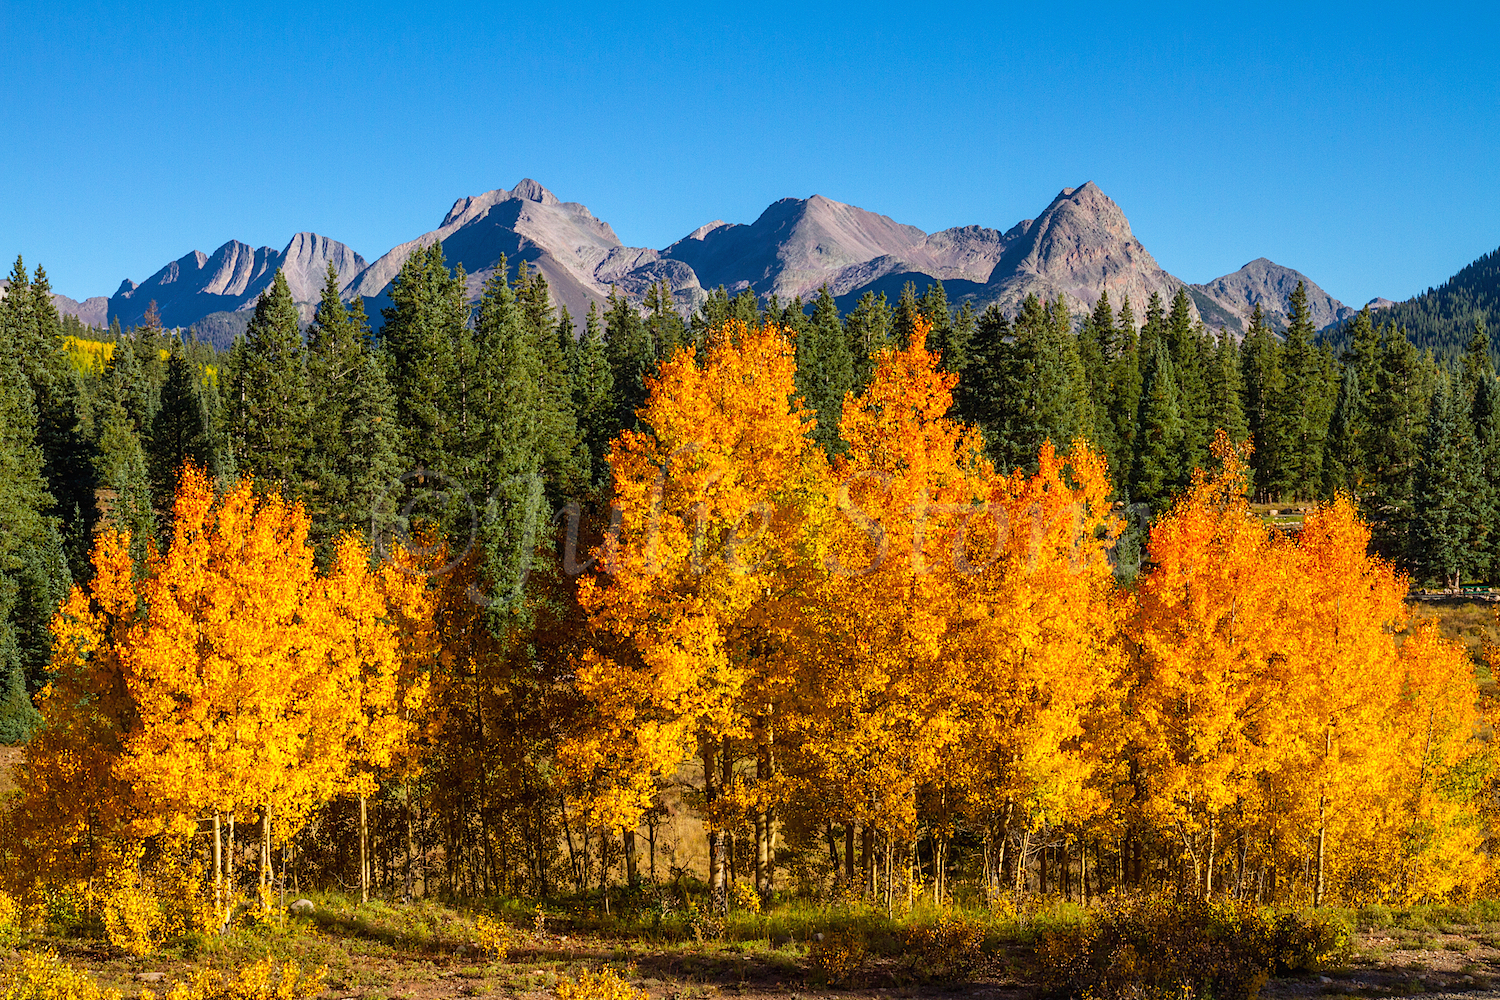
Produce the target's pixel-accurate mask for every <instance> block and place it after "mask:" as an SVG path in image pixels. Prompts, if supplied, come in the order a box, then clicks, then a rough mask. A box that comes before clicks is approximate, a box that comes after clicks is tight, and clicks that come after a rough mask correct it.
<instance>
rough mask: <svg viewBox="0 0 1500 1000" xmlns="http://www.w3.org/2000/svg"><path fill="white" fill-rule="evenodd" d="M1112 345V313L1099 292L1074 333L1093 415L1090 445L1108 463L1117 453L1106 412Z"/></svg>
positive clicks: (1105, 294) (1105, 296) (1106, 298)
mask: <svg viewBox="0 0 1500 1000" xmlns="http://www.w3.org/2000/svg"><path fill="white" fill-rule="evenodd" d="M1114 342H1115V314H1114V310H1113V309H1111V308H1110V304H1109V292H1108V291H1101V292H1100V293H1099V300H1098V301H1097V302H1095V303H1094V310H1093V312H1092V313H1090V314H1089V316H1088V318H1087V319H1085V320H1084V321H1083V326H1082V327H1081V328H1080V329H1079V331H1078V360H1079V362H1080V364H1082V366H1083V374H1084V380H1085V382H1086V383H1087V385H1088V398H1089V404H1090V406H1091V407H1092V409H1093V413H1094V416H1093V420H1094V425H1095V434H1094V442H1095V444H1097V445H1098V446H1099V448H1100V449H1101V450H1102V451H1103V452H1104V454H1105V455H1106V456H1108V457H1109V458H1110V459H1111V460H1113V458H1114V456H1115V455H1116V454H1117V453H1118V451H1119V446H1118V445H1117V444H1116V438H1115V422H1114V419H1113V417H1112V415H1111V414H1110V412H1109V401H1110V393H1111V390H1112V387H1113V381H1114V379H1113V375H1114V372H1113V367H1114Z"/></svg>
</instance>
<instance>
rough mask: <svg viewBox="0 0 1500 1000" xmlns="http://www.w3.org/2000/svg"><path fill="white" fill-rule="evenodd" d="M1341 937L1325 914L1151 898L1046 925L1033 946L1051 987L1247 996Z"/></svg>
mask: <svg viewBox="0 0 1500 1000" xmlns="http://www.w3.org/2000/svg"><path fill="white" fill-rule="evenodd" d="M1347 943H1348V929H1347V928H1346V927H1344V925H1343V924H1342V923H1340V922H1338V921H1336V920H1331V919H1329V918H1326V917H1321V916H1315V915H1310V916H1304V915H1299V914H1295V913H1286V914H1282V915H1280V916H1278V917H1276V918H1274V919H1270V918H1268V917H1266V916H1264V915H1263V914H1261V913H1260V911H1258V910H1256V909H1255V908H1254V907H1251V906H1245V905H1240V904H1235V903H1230V902H1213V903H1208V902H1198V901H1195V902H1186V903H1179V902H1175V901H1172V900H1166V899H1148V900H1141V901H1136V902H1129V903H1126V904H1123V905H1120V906H1114V907H1110V908H1108V909H1104V910H1101V911H1099V912H1098V913H1095V914H1093V915H1091V916H1090V918H1089V920H1088V921H1086V922H1085V923H1084V924H1083V925H1081V926H1079V927H1077V928H1070V929H1062V930H1054V931H1049V932H1047V933H1046V934H1044V935H1043V936H1042V940H1041V942H1040V944H1039V946H1038V949H1037V951H1038V958H1039V959H1040V962H1041V966H1042V972H1043V977H1044V980H1045V985H1046V986H1047V988H1048V989H1049V990H1050V991H1052V992H1053V993H1061V994H1066V995H1070V996H1077V995H1082V994H1083V993H1084V992H1085V991H1087V992H1088V993H1089V994H1090V995H1091V996H1093V997H1098V998H1108V997H1124V996H1132V997H1139V996H1141V995H1143V994H1144V995H1148V996H1161V997H1166V996H1168V995H1172V996H1180V995H1182V994H1184V993H1187V994H1195V995H1205V994H1211V995H1212V996H1214V997H1215V998H1216V1000H1253V998H1254V997H1256V996H1257V995H1258V994H1259V992H1260V988H1261V986H1262V985H1263V984H1264V983H1265V981H1266V979H1267V978H1268V977H1269V976H1271V975H1274V974H1279V973H1283V972H1289V971H1304V970H1309V969H1314V968H1317V967H1318V966H1320V965H1323V964H1325V963H1327V962H1329V961H1332V960H1333V959H1334V958H1335V957H1337V956H1338V955H1339V954H1340V953H1341V951H1342V950H1343V949H1344V948H1345V946H1346V945H1347Z"/></svg>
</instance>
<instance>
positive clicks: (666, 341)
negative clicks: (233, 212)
mask: <svg viewBox="0 0 1500 1000" xmlns="http://www.w3.org/2000/svg"><path fill="white" fill-rule="evenodd" d="M641 304H642V306H644V307H645V310H646V316H645V319H644V323H645V326H646V329H647V331H648V332H649V333H650V335H651V342H652V343H653V344H655V345H656V352H657V354H658V355H659V356H660V357H662V358H670V357H671V356H672V354H673V353H674V352H675V351H676V350H677V349H678V348H679V347H683V346H685V345H686V344H688V343H689V334H688V327H687V324H686V323H684V322H683V321H682V317H681V316H679V315H678V314H677V304H676V303H675V302H674V301H673V299H672V291H671V289H669V288H668V287H667V282H666V279H665V278H663V279H662V280H661V281H660V282H657V283H656V284H653V285H651V286H650V287H648V288H647V289H646V297H645V298H644V299H643V300H642V302H641Z"/></svg>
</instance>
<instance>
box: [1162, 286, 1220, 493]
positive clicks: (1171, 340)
mask: <svg viewBox="0 0 1500 1000" xmlns="http://www.w3.org/2000/svg"><path fill="white" fill-rule="evenodd" d="M1200 329H1201V328H1200V327H1197V326H1195V324H1194V323H1193V318H1192V312H1191V303H1190V301H1189V299H1188V296H1187V290H1186V289H1182V288H1179V289H1178V290H1177V294H1176V295H1174V296H1173V297H1172V309H1171V312H1170V313H1169V314H1168V315H1167V319H1166V337H1167V345H1168V348H1169V349H1170V350H1171V353H1172V371H1173V376H1174V381H1175V382H1176V384H1177V406H1178V411H1179V416H1180V418H1181V420H1182V466H1183V468H1184V469H1186V470H1188V471H1189V472H1191V471H1192V470H1193V469H1200V468H1203V467H1204V465H1205V464H1206V463H1207V460H1208V443H1209V441H1210V440H1211V439H1212V433H1213V428H1212V427H1211V426H1209V422H1210V421H1209V418H1210V413H1211V412H1212V401H1211V400H1210V397H1209V388H1208V383H1209V378H1208V373H1207V371H1206V369H1207V367H1208V366H1207V364H1206V363H1205V358H1204V354H1205V350H1204V345H1205V342H1206V338H1205V337H1203V336H1202V334H1201V333H1200ZM1181 485H1183V486H1186V485H1187V482H1186V480H1185V479H1184V481H1183V482H1182V483H1181Z"/></svg>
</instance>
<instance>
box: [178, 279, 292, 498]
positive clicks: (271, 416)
mask: <svg viewBox="0 0 1500 1000" xmlns="http://www.w3.org/2000/svg"><path fill="white" fill-rule="evenodd" d="M300 320H301V317H300V315H299V314H298V312H297V304H296V303H295V302H293V301H292V292H291V289H290V288H288V287H287V283H286V275H285V274H284V273H283V272H281V271H278V272H277V273H276V277H275V278H274V279H272V281H271V287H270V288H268V289H267V290H266V291H265V292H263V293H262V294H261V297H260V299H259V301H257V302H256V304H255V314H254V315H253V316H252V317H251V318H250V325H249V326H248V327H247V328H246V329H245V337H244V341H243V343H242V344H241V345H240V348H239V351H238V353H237V356H236V358H235V365H234V372H233V374H232V376H231V382H230V386H231V388H230V400H229V420H230V437H231V441H232V442H233V447H234V459H235V462H236V464H237V465H238V467H239V468H240V469H242V470H245V471H247V472H252V473H254V474H255V476H256V479H257V481H258V482H259V484H260V485H261V486H263V487H268V488H270V489H276V490H280V491H282V492H283V493H284V494H286V495H288V496H296V495H300V493H301V492H302V486H303V475H304V473H305V471H306V466H307V462H306V455H307V428H308V420H309V417H310V415H311V414H310V413H309V409H308V394H307V368H306V364H305V360H304V356H303V355H304V352H303V349H302V332H301V322H300ZM153 419H154V414H153Z"/></svg>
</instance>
